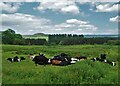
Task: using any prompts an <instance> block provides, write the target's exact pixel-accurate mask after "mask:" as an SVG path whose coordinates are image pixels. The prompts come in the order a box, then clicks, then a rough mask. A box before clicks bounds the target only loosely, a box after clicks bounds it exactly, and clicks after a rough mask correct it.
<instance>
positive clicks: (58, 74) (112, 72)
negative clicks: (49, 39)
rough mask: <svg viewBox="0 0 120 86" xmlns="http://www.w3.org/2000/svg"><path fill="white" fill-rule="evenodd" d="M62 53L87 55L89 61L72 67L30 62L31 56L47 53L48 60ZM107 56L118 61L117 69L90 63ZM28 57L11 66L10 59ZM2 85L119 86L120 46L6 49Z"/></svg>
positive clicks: (21, 47)
mask: <svg viewBox="0 0 120 86" xmlns="http://www.w3.org/2000/svg"><path fill="white" fill-rule="evenodd" d="M61 52H64V53H67V54H70V55H71V56H73V57H75V56H77V55H85V56H87V57H88V60H83V61H80V62H77V63H76V64H73V65H69V66H53V65H46V66H43V65H38V66H35V65H34V63H33V62H32V61H31V60H30V59H28V58H27V57H28V54H30V53H35V54H36V55H38V53H44V54H45V55H46V56H47V57H48V58H51V57H52V56H54V55H57V54H60V53H61ZM104 52H105V53H106V54H107V59H108V60H111V61H117V65H116V66H111V65H108V64H105V63H101V62H92V61H90V60H89V59H90V58H93V57H99V56H100V54H101V53H104ZM16 55H17V56H19V57H20V56H24V57H26V60H25V61H22V62H20V63H10V62H8V61H7V60H6V59H7V58H8V57H14V56H16ZM2 67H3V69H2V83H3V84H118V46H109V45H72V46H62V45H56V46H55V45H54V46H34V45H32V46H18V45H2Z"/></svg>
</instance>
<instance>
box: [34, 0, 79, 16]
mask: <svg viewBox="0 0 120 86" xmlns="http://www.w3.org/2000/svg"><path fill="white" fill-rule="evenodd" d="M33 9H37V10H39V11H45V10H47V9H49V10H52V11H58V12H63V13H73V14H79V13H80V10H79V8H78V6H77V5H76V3H75V1H68V0H61V1H57V0H55V1H54V2H50V1H49V0H43V1H41V2H40V4H39V6H38V7H36V8H33Z"/></svg>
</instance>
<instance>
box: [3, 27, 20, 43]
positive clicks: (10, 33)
mask: <svg viewBox="0 0 120 86" xmlns="http://www.w3.org/2000/svg"><path fill="white" fill-rule="evenodd" d="M21 39H22V35H20V34H15V31H14V30H12V29H8V30H6V31H3V32H2V43H4V44H18V42H20V41H21Z"/></svg>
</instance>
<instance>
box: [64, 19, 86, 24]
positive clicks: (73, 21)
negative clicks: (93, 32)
mask: <svg viewBox="0 0 120 86" xmlns="http://www.w3.org/2000/svg"><path fill="white" fill-rule="evenodd" d="M66 22H67V23H73V24H87V23H88V22H87V21H81V20H77V19H69V20H66Z"/></svg>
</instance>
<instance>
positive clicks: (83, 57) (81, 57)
mask: <svg viewBox="0 0 120 86" xmlns="http://www.w3.org/2000/svg"><path fill="white" fill-rule="evenodd" d="M75 58H77V59H79V60H83V59H84V60H85V59H87V57H86V56H79V57H75Z"/></svg>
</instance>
